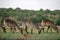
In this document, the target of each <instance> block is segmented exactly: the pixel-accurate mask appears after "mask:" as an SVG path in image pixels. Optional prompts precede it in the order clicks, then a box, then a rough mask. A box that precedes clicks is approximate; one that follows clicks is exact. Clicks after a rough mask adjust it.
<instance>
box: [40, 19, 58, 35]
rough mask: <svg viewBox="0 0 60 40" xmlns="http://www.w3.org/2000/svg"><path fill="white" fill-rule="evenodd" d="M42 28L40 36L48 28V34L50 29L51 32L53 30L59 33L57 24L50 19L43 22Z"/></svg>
mask: <svg viewBox="0 0 60 40" xmlns="http://www.w3.org/2000/svg"><path fill="white" fill-rule="evenodd" d="M41 26H42V28H41V29H40V31H39V34H40V33H41V31H42V30H44V28H45V27H48V29H47V32H48V30H49V28H51V31H52V28H53V29H54V30H56V31H57V32H58V28H57V27H56V25H55V23H54V22H53V21H51V20H48V19H45V20H42V22H41Z"/></svg>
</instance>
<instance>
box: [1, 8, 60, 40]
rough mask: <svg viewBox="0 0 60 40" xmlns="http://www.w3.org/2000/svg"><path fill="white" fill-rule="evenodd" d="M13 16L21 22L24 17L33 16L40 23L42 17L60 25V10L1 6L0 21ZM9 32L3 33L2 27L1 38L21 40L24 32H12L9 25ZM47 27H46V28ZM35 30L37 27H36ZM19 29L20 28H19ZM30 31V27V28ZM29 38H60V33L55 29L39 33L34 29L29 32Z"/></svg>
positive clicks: (39, 39) (30, 39)
mask: <svg viewBox="0 0 60 40" xmlns="http://www.w3.org/2000/svg"><path fill="white" fill-rule="evenodd" d="M8 17H9V18H12V19H13V20H15V21H17V22H19V21H22V20H23V18H26V17H31V19H32V20H33V21H34V22H35V23H39V22H41V21H42V19H49V20H52V21H53V22H54V23H55V24H56V25H60V10H49V9H46V10H43V9H40V10H27V9H21V8H16V9H13V8H0V23H1V20H2V19H5V18H8ZM6 29H7V33H3V32H2V29H1V28H0V39H1V40H19V38H21V36H23V34H21V33H20V32H16V33H11V32H9V28H8V27H7V28H6ZM45 29H46V28H45ZM34 30H35V29H34ZM17 31H18V30H17ZM28 31H29V32H30V29H28ZM27 40H60V33H58V34H57V33H56V32H55V31H54V30H53V32H52V33H50V32H48V33H41V34H37V31H34V34H29V36H28V39H27Z"/></svg>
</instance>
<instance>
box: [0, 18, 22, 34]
mask: <svg viewBox="0 0 60 40" xmlns="http://www.w3.org/2000/svg"><path fill="white" fill-rule="evenodd" d="M1 24H2V25H1V27H2V29H3V32H6V29H5V27H6V26H9V27H10V30H11V31H13V32H15V30H16V27H17V28H18V30H20V31H21V30H22V29H21V28H20V27H19V26H18V24H17V23H16V21H14V20H12V19H9V18H6V19H3V20H1ZM21 33H22V32H21Z"/></svg>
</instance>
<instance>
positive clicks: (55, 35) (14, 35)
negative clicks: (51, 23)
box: [0, 28, 60, 40]
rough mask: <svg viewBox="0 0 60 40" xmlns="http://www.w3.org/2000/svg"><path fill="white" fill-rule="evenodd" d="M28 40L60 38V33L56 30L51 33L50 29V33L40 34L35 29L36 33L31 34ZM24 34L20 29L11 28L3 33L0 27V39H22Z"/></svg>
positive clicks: (58, 39)
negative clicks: (13, 30)
mask: <svg viewBox="0 0 60 40" xmlns="http://www.w3.org/2000/svg"><path fill="white" fill-rule="evenodd" d="M28 31H29V34H28V35H29V36H28V37H27V39H26V40H60V33H56V32H55V31H54V30H53V32H52V33H51V32H50V31H49V32H48V33H46V32H45V33H43V32H42V33H41V34H38V33H37V31H36V30H35V29H34V33H33V34H30V29H28ZM23 35H24V34H21V33H20V32H19V31H16V32H15V33H12V32H10V30H9V28H7V33H3V32H2V29H1V28H0V40H20V38H21V37H22V38H23Z"/></svg>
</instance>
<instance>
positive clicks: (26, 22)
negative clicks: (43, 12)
mask: <svg viewBox="0 0 60 40" xmlns="http://www.w3.org/2000/svg"><path fill="white" fill-rule="evenodd" d="M22 22H23V23H24V25H25V31H26V32H27V33H29V32H28V31H27V29H28V27H31V34H33V28H36V29H38V30H40V28H39V27H38V25H37V23H35V22H34V21H33V20H32V19H31V18H30V17H27V18H24V19H23V20H22Z"/></svg>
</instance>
